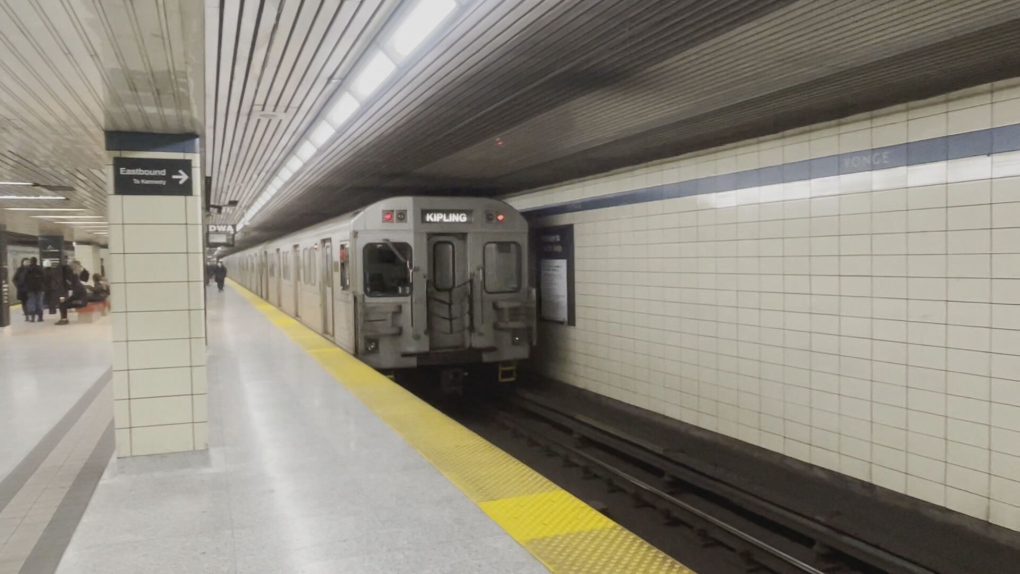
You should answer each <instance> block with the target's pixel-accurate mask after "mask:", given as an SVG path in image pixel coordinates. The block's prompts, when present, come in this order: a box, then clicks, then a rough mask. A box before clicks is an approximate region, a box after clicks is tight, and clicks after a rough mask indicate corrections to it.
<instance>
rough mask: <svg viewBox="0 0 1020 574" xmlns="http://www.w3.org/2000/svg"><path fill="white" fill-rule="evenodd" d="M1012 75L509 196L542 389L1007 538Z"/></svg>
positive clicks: (1017, 508)
mask: <svg viewBox="0 0 1020 574" xmlns="http://www.w3.org/2000/svg"><path fill="white" fill-rule="evenodd" d="M1018 150H1020V79H1015V80H1011V81H1006V82H999V83H996V84H992V85H985V86H980V87H977V88H973V89H968V90H965V91H961V92H956V93H952V94H948V95H945V96H942V97H939V98H934V99H929V100H925V101H921V102H916V103H913V104H908V105H903V106H897V107H894V108H889V109H883V110H880V111H878V112H874V113H870V114H863V115H858V116H854V117H850V118H846V119H844V120H841V121H837V122H831V123H828V124H824V125H816V126H812V127H810V128H807V129H798V130H792V131H789V132H786V133H782V134H776V135H774V136H770V137H765V138H759V139H757V140H752V141H746V142H742V143H739V144H736V145H731V146H726V147H725V148H720V149H713V150H707V151H704V152H699V153H697V154H690V155H686V156H681V157H678V158H674V159H671V160H668V161H661V162H656V163H654V164H646V165H641V166H636V167H633V168H629V169H626V170H621V171H617V172H613V173H610V174H606V175H603V176H600V177H593V178H588V179H583V180H576V181H572V182H568V183H565V184H562V185H558V186H554V187H549V188H545V189H539V190H533V191H529V192H527V193H524V194H519V195H515V196H513V197H510V198H507V199H508V201H509V202H510V203H511V204H512V205H514V206H515V207H517V208H519V209H521V210H523V211H525V212H526V213H527V214H528V215H529V217H530V218H531V219H532V221H533V224H534V225H536V226H547V225H559V224H574V241H575V245H576V247H575V250H576V277H575V285H576V317H577V319H576V326H572V327H569V326H562V325H554V324H543V326H542V329H541V332H540V344H539V347H538V349H537V352H538V359H537V360H536V362H535V364H536V365H538V368H539V369H540V370H541V371H543V373H544V374H546V375H548V376H550V377H553V378H556V379H559V380H561V381H564V382H566V383H568V384H571V385H575V386H578V387H583V388H585V389H589V390H591V391H594V392H597V393H600V394H603V395H606V396H609V397H612V398H614V399H617V400H620V401H624V402H626V403H630V404H633V405H636V406H639V407H642V408H645V409H648V410H651V411H655V412H657V413H661V414H664V415H667V416H670V417H673V418H676V419H679V420H682V421H685V422H687V423H691V424H693V425H696V426H698V427H701V428H704V429H708V430H711V431H715V432H718V433H721V434H723V435H726V436H729V437H733V438H736V439H739V440H742V441H746V442H748V443H751V444H754V445H758V446H760V447H763V448H765V449H769V450H771V451H775V452H778V453H782V454H785V455H787V456H790V457H793V458H795V459H799V460H801V461H804V462H808V463H811V464H814V465H818V466H820V467H824V468H826V469H830V470H833V471H837V472H840V473H843V474H846V475H849V476H852V477H856V478H858V479H861V480H864V481H868V482H871V483H873V484H876V485H879V486H881V487H885V488H887V489H891V490H893V491H896V492H900V493H904V494H906V495H909V496H912V497H916V498H919V499H922V500H925V501H928V502H931V503H933V504H936V505H940V506H944V507H948V508H950V509H953V510H956V511H959V512H962V513H965V514H968V515H971V516H974V517H977V518H980V519H984V520H988V521H991V522H992V523H995V524H998V525H1002V526H1005V527H1008V528H1012V529H1017V530H1020V482H1018V481H1020V151H1018Z"/></svg>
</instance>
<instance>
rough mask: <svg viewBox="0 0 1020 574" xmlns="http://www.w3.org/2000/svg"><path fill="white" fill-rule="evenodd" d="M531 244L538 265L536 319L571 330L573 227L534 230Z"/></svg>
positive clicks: (573, 319) (573, 295)
mask: <svg viewBox="0 0 1020 574" xmlns="http://www.w3.org/2000/svg"><path fill="white" fill-rule="evenodd" d="M532 233H533V237H532V242H531V244H532V245H534V248H535V255H536V259H537V262H538V269H537V272H538V277H537V279H538V281H537V287H538V318H539V319H541V320H543V321H548V322H550V323H559V324H562V325H569V326H574V325H576V324H577V317H576V311H575V308H574V298H575V293H574V226H573V225H559V226H556V227H544V228H540V229H534V230H533V231H532Z"/></svg>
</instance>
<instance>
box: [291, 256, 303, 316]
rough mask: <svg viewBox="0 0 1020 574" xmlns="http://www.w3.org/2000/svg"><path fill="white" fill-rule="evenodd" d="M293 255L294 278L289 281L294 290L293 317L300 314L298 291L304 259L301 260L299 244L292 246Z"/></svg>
mask: <svg viewBox="0 0 1020 574" xmlns="http://www.w3.org/2000/svg"><path fill="white" fill-rule="evenodd" d="M293 255H294V258H293V261H294V280H293V281H292V282H291V285H292V286H293V287H294V291H293V292H294V316H295V317H300V316H301V305H300V302H301V297H300V293H301V280H302V278H303V275H304V265H303V263H304V261H302V260H301V247H300V246H298V245H295V246H294V252H293Z"/></svg>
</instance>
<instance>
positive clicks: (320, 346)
mask: <svg viewBox="0 0 1020 574" xmlns="http://www.w3.org/2000/svg"><path fill="white" fill-rule="evenodd" d="M17 319H19V320H20V318H17ZM108 321H109V319H103V320H101V321H99V322H98V323H95V324H91V325H75V324H72V325H71V326H69V327H66V328H61V329H57V328H56V327H53V326H52V324H51V325H50V326H46V325H41V326H38V327H39V328H41V329H43V330H42V331H38V332H33V331H32V330H31V329H30V328H31V327H33V325H31V324H25V325H21V324H18V325H15V326H14V327H13V328H12V329H8V330H7V332H6V333H5V334H4V336H5V337H7V338H6V339H5V340H4V344H3V345H2V351H0V352H2V353H10V354H11V356H22V355H24V354H29V353H30V352H31V349H32V346H31V345H32V343H25V342H23V341H29V340H32V339H35V340H36V341H37V342H36V344H37V345H38V346H39V347H42V348H53V347H52V346H51V345H53V344H54V342H57V341H59V343H57V344H58V347H59V348H63V347H67V348H68V350H67V354H66V355H65V354H61V352H59V351H58V352H57V357H56V358H54V359H53V360H48V361H45V364H46V365H47V366H46V368H45V369H40V368H39V367H38V366H37V364H36V363H34V362H32V361H31V360H27V359H24V358H22V359H17V360H18V361H20V362H13V363H7V362H6V361H5V362H4V364H5V365H7V364H15V365H17V367H16V371H15V374H16V376H14V377H12V378H7V379H4V380H3V381H2V387H3V388H2V389H0V393H2V395H0V396H3V397H4V398H9V397H12V396H15V394H16V393H20V394H19V395H17V400H15V401H9V400H5V401H4V402H3V405H11V407H10V408H12V409H14V410H18V411H19V413H20V414H19V415H18V416H19V417H22V418H25V417H29V418H33V424H32V425H28V426H27V428H31V429H36V430H35V431H34V432H33V433H31V434H28V435H27V436H23V437H21V438H19V441H18V444H20V445H21V446H20V447H19V448H17V449H11V450H10V452H7V451H4V453H3V458H2V459H0V463H2V464H4V465H5V467H12V466H15V464H14V461H16V460H17V459H18V456H19V454H21V453H23V452H28V451H30V450H31V449H32V448H33V447H32V446H31V445H32V444H33V442H32V441H33V440H35V441H36V443H38V442H39V441H40V440H42V439H43V435H46V433H47V432H48V430H47V429H46V428H45V425H44V424H43V422H41V421H35V419H42V420H43V421H48V424H50V425H51V427H54V428H55V427H57V426H59V424H60V421H62V420H64V419H68V418H70V419H74V420H73V421H72V423H73V425H74V426H75V428H76V429H78V431H79V432H77V433H76V432H74V430H73V429H72V432H65V433H63V437H64V440H65V441H68V442H73V439H71V438H70V437H72V436H74V437H78V439H77V442H76V443H75V444H74V445H72V446H67V445H65V444H64V442H60V444H59V445H58V448H59V447H61V446H62V447H63V448H64V450H62V451H60V452H57V451H54V453H56V455H58V456H50V459H54V458H59V456H64V459H65V460H69V461H73V463H74V464H72V465H71V468H69V469H63V470H61V469H60V468H56V469H51V470H49V471H48V472H51V473H52V475H53V477H54V480H56V479H59V481H58V482H56V483H55V485H54V486H53V487H52V488H50V490H45V489H44V490H39V486H34V487H33V488H32V490H30V491H27V492H28V494H23V493H18V495H19V496H22V499H19V500H18V501H17V505H15V506H12V505H7V506H8V508H7V509H5V510H4V513H7V511H8V510H9V509H10V508H15V509H18V510H19V512H20V513H21V514H22V515H23V516H21V517H20V522H19V521H18V519H17V518H11V517H8V516H7V515H6V514H4V515H0V574H13V573H15V572H19V573H27V572H31V573H33V574H42V573H44V572H47V573H48V572H59V573H61V574H93V573H103V574H119V573H137V572H147V573H158V572H167V573H170V572H173V573H179V572H189V573H205V572H208V573H213V572H215V573H236V574H242V573H243V574H249V573H252V574H254V573H259V574H271V573H309V574H310V573H327V572H328V573H339V572H343V573H359V572H366V573H367V572H372V573H378V572H387V573H400V572H408V573H411V572H414V573H417V574H429V573H431V574H438V573H479V572H485V573H491V574H499V573H504V572H505V573H511V572H512V573H515V574H517V573H519V574H527V573H531V572H536V573H537V572H546V571H551V572H565V573H582V572H583V573H599V572H607V573H608V572H613V573H617V574H626V573H639V572H640V573H642V574H655V573H659V572H663V573H665V572H675V573H683V572H690V571H689V570H687V569H686V568H685V567H684V566H682V565H681V564H679V563H677V562H676V561H674V560H672V559H671V558H669V557H668V556H666V555H664V554H662V553H661V552H659V551H658V550H656V549H654V548H653V547H651V546H649V545H648V544H646V543H645V542H644V541H642V540H641V539H639V538H637V537H636V536H634V535H633V534H631V533H630V532H628V531H627V530H625V529H623V528H622V527H620V526H619V525H617V524H616V523H614V522H613V521H611V520H609V519H608V518H606V517H605V516H603V515H602V514H600V513H598V512H597V511H595V510H594V509H592V508H591V507H589V506H588V505H586V504H584V503H583V502H582V501H580V500H578V499H576V498H574V497H573V496H571V495H570V494H569V493H567V492H565V491H563V490H562V489H560V488H558V487H557V486H556V485H554V484H553V483H551V482H549V481H548V480H546V479H544V478H543V477H541V476H540V475H538V474H537V473H535V472H534V471H532V470H531V469H529V468H528V467H526V466H525V465H523V464H522V463H520V462H518V461H517V460H516V459H513V458H512V457H510V456H509V455H507V454H505V453H504V452H502V451H501V450H499V449H498V448H496V447H495V446H493V445H491V444H490V443H488V442H486V441H485V440H483V439H482V438H480V437H478V436H477V435H475V434H474V433H472V432H471V431H469V430H467V429H466V428H464V427H462V426H461V425H460V424H458V423H456V422H455V421H453V420H451V419H449V418H448V417H446V416H445V415H443V414H442V413H440V412H438V411H436V410H435V409H433V408H432V407H431V406H429V405H427V404H426V403H424V402H423V401H421V400H420V399H418V398H417V397H415V396H414V395H413V394H411V393H409V392H408V391H406V390H405V389H403V388H401V387H399V386H398V385H396V384H395V383H393V382H391V381H390V380H389V379H387V378H385V377H383V376H382V375H379V374H378V373H376V372H375V371H373V370H371V369H370V368H368V367H367V366H365V365H363V364H362V363H360V362H359V361H357V360H355V359H353V358H352V357H350V356H349V355H347V354H346V353H344V352H343V351H341V350H340V349H339V348H337V347H336V346H335V345H333V344H332V343H330V342H329V341H326V340H325V339H323V338H321V337H319V336H318V335H317V334H315V333H314V332H312V331H310V330H309V329H307V328H305V327H304V326H303V325H301V324H300V323H298V322H297V321H295V320H294V319H291V318H290V317H287V316H286V315H284V314H283V313H281V312H280V311H278V310H276V309H275V308H273V307H271V306H270V305H268V304H267V303H265V302H264V301H262V300H260V299H258V298H257V297H255V296H254V295H252V294H250V293H248V292H247V291H245V290H244V289H243V288H241V287H238V286H236V285H231V286H230V287H229V288H228V289H226V291H225V292H224V293H217V292H216V290H215V288H213V289H210V291H209V301H208V340H209V359H208V379H209V420H210V437H209V438H210V447H209V450H208V451H202V452H198V453H188V454H176V455H160V456H149V457H137V458H129V459H120V460H118V459H116V458H115V457H113V456H112V454H113V438H112V412H111V411H112V408H111V406H112V399H111V396H110V394H109V393H110V390H109V383H108V381H109V375H108V373H107V371H106V369H108V365H109V364H110V357H109V351H108V344H106V343H105V341H108V340H109V335H108V333H102V335H104V336H100V335H101V334H100V331H102V330H104V329H107V330H108V329H109V327H108V325H106V323H107V322H108ZM85 330H88V331H89V332H88V333H84V331H85ZM93 331H94V333H93ZM38 333H43V334H42V335H39V334H38ZM65 338H66V340H65ZM11 341H14V342H15V343H14V344H8V343H10V342H11ZM88 341H91V343H88ZM104 345H105V348H104ZM72 350H73V351H72ZM72 353H73V354H72ZM0 357H2V358H4V359H6V357H4V356H2V355H0ZM64 358H66V361H64ZM84 365H87V367H86V366H84ZM65 369H66V370H65ZM23 372H24V373H28V372H31V373H34V374H33V375H32V376H31V378H29V379H25V381H28V383H24V382H19V381H21V379H20V375H21V373H23ZM51 379H53V380H58V381H61V382H60V383H53V382H51ZM72 381H74V383H72ZM50 386H53V387H54V390H53V391H51V392H50V393H49V394H47V393H46V392H44V389H47V388H49V387H50ZM26 389H31V390H26ZM24 393H29V394H38V395H39V396H38V397H34V396H33V397H31V398H30V399H24V398H23V397H22V396H21V395H23V394H24ZM51 394H52V395H58V396H60V397H62V398H61V401H59V402H57V403H54V402H53V401H51V400H49V399H50V395H51ZM33 400H34V401H36V402H34V403H33V402H32V401H33ZM83 402H84V403H87V404H86V406H84V407H83V406H81V404H80V403H83ZM33 404H35V405H37V408H38V409H39V411H40V414H39V416H37V417H31V413H25V412H20V411H21V410H22V407H21V405H33ZM58 405H59V408H58ZM0 408H7V407H2V406H0ZM75 409H77V411H75ZM42 411H46V412H45V413H42ZM61 411H66V413H64V412H61ZM76 413H77V414H76ZM61 417H63V419H62V418H61ZM16 421H17V419H11V417H6V416H5V417H4V419H3V421H0V424H2V425H5V428H0V431H10V432H15V429H16V427H17V428H18V430H17V431H16V433H21V432H22V431H21V430H20V427H19V426H18V424H17V422H16ZM64 426H67V424H66V423H64ZM5 434H6V433H5ZM58 434H59V433H58ZM65 451H66V452H65ZM23 458H24V457H23ZM47 461H48V462H52V461H50V460H49V459H47ZM84 467H88V470H87V471H86V470H82V468H84ZM40 468H46V469H50V468H51V467H49V466H40ZM75 468H78V471H77V472H75ZM22 474H24V472H22ZM83 476H84V478H82V477H83ZM4 482H9V481H7V479H4ZM2 484H3V483H0V485H2ZM33 484H34V483H33ZM75 485H77V487H76V486H75ZM90 485H91V488H94V489H95V492H94V494H93V493H92V491H91V488H89V487H90ZM13 486H15V485H14V484H13V482H12V484H11V485H10V486H9V487H8V490H10V489H12V488H13ZM22 490H24V489H22ZM36 492H39V493H40V494H39V495H35V494H34V493H36ZM3 495H4V491H3V490H2V487H0V505H2V504H3V502H4V499H3ZM32 496H36V498H35V500H41V501H42V502H45V504H46V506H49V507H54V510H52V511H51V512H50V515H51V517H50V519H47V518H46V512H40V510H39V509H38V508H35V507H33V506H32V504H31V502H32V501H28V499H29V498H31V497H32ZM26 501H27V502H26ZM85 503H87V509H85V508H84V505H85ZM75 505H76V506H75ZM69 506H73V507H75V508H76V509H77V510H74V511H69V510H68V507H69ZM82 511H84V514H83V515H82ZM26 516H31V517H32V520H31V521H30V522H28V523H24V521H25V519H26ZM23 523H24V525H23ZM5 524H6V526H5ZM27 526H31V528H30V529H26V527H27ZM4 528H6V529H7V530H4ZM33 533H36V534H35V535H34V538H33ZM4 553H6V554H4ZM4 556H6V558H3V557H4Z"/></svg>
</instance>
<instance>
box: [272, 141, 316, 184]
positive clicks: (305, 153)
mask: <svg viewBox="0 0 1020 574" xmlns="http://www.w3.org/2000/svg"><path fill="white" fill-rule="evenodd" d="M317 149H319V148H317V147H315V146H314V145H312V144H311V142H305V143H303V144H302V145H301V147H299V148H298V150H297V153H296V154H295V155H297V156H298V157H299V158H301V159H303V160H304V161H308V160H309V159H310V158H311V157H312V156H313V155H315V150H317ZM284 169H286V168H284ZM280 171H281V172H282V171H283V170H280ZM281 175H282V174H281ZM288 177H289V176H288ZM284 179H286V178H284Z"/></svg>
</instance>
